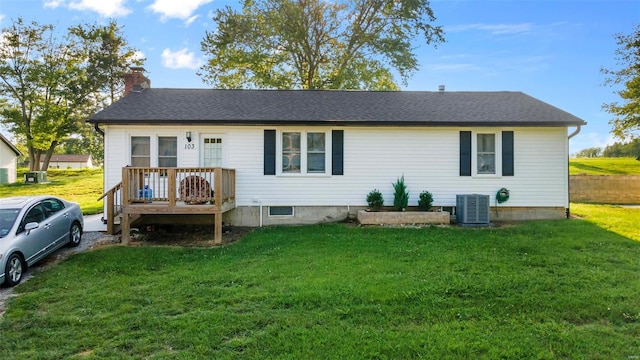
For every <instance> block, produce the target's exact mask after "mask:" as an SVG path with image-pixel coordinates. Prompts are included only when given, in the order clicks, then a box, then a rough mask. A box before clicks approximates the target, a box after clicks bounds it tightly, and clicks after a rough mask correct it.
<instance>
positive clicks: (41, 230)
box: [0, 196, 84, 286]
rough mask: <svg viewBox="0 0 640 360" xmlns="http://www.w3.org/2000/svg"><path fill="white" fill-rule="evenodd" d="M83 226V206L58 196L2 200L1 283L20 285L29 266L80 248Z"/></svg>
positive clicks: (0, 202)
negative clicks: (63, 249) (69, 248)
mask: <svg viewBox="0 0 640 360" xmlns="http://www.w3.org/2000/svg"><path fill="white" fill-rule="evenodd" d="M83 226H84V222H83V218H82V211H81V210H80V206H79V205H78V204H76V203H72V202H69V201H66V200H63V199H60V198H57V197H55V196H17V197H10V198H4V199H0V270H2V273H1V274H0V283H4V284H5V285H7V286H14V285H17V284H18V283H19V282H20V280H22V277H23V275H24V273H25V271H26V270H27V267H28V266H31V265H33V264H35V263H36V262H38V261H39V260H41V259H43V258H44V257H46V256H47V255H49V254H51V253H52V252H54V251H56V250H57V249H59V248H61V247H62V246H64V245H67V244H68V245H69V246H78V245H79V244H80V240H81V239H82V227H83Z"/></svg>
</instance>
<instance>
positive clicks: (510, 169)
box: [460, 129, 516, 177]
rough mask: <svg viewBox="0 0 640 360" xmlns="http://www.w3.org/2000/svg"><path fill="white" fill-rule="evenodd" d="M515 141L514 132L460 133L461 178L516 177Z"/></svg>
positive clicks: (484, 131)
mask: <svg viewBox="0 0 640 360" xmlns="http://www.w3.org/2000/svg"><path fill="white" fill-rule="evenodd" d="M515 140H516V138H515V134H514V132H513V131H512V130H504V131H495V132H489V131H488V129H482V132H473V131H460V176H476V175H478V176H483V177H487V176H490V175H493V176H515V170H516V169H515V155H516V154H515V146H514V144H515ZM472 170H473V171H472Z"/></svg>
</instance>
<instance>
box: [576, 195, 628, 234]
mask: <svg viewBox="0 0 640 360" xmlns="http://www.w3.org/2000/svg"><path fill="white" fill-rule="evenodd" d="M571 212H572V213H573V214H574V215H578V216H581V217H584V218H585V219H586V220H587V221H590V222H592V223H594V224H596V225H598V226H600V227H601V228H603V229H606V230H609V231H611V232H614V233H616V234H620V235H622V236H626V237H628V238H629V239H633V240H636V241H640V206H639V207H634V208H629V207H621V206H617V205H599V204H579V203H572V204H571Z"/></svg>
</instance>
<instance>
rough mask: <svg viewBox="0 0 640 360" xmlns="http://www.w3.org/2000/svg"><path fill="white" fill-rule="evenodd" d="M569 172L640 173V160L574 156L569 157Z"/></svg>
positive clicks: (595, 173) (598, 173)
mask: <svg viewBox="0 0 640 360" xmlns="http://www.w3.org/2000/svg"><path fill="white" fill-rule="evenodd" d="M569 173H570V174H571V175H576V174H589V175H611V174H618V175H620V174H636V175H640V161H637V160H636V159H635V158H602V157H600V158H572V159H569Z"/></svg>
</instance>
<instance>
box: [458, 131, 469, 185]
mask: <svg viewBox="0 0 640 360" xmlns="http://www.w3.org/2000/svg"><path fill="white" fill-rule="evenodd" d="M460 176H471V131H460Z"/></svg>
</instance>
